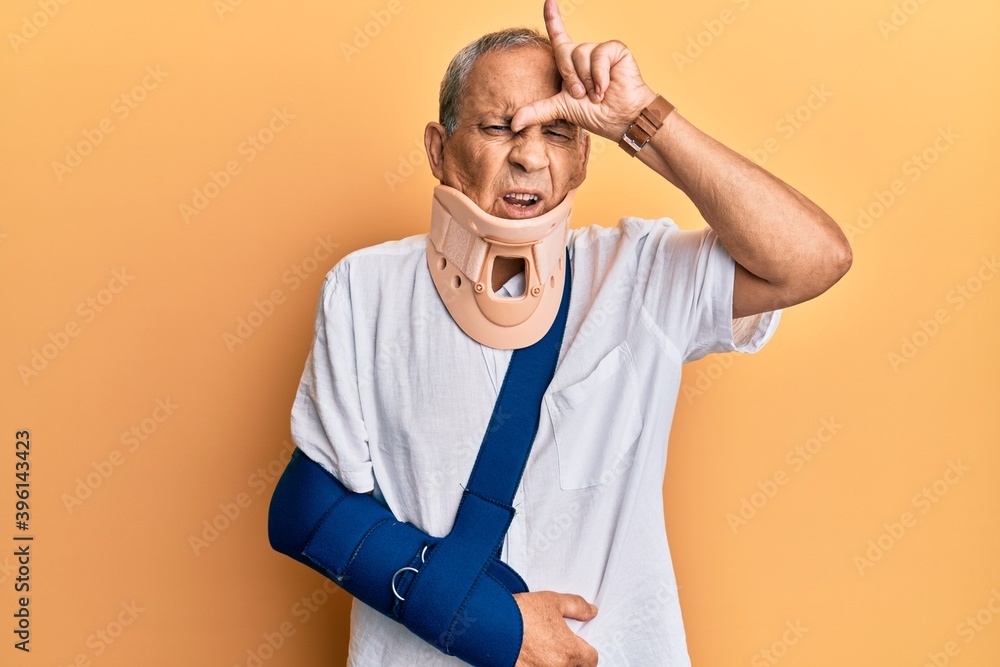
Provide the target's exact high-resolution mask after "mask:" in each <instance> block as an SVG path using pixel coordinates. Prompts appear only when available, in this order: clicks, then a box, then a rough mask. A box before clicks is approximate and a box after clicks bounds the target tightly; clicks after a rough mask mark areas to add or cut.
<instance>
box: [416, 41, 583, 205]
mask: <svg viewBox="0 0 1000 667" xmlns="http://www.w3.org/2000/svg"><path fill="white" fill-rule="evenodd" d="M467 84H468V85H467V87H466V89H465V91H464V94H463V95H462V98H461V101H460V103H459V120H458V129H457V130H456V131H455V133H454V134H453V135H452V136H450V137H447V138H444V137H443V134H444V131H443V128H442V127H441V126H440V125H437V124H436V123H433V124H432V126H436V128H437V130H436V132H437V134H438V135H439V136H441V137H442V141H443V149H442V151H441V159H440V163H439V164H438V165H437V166H436V167H435V164H434V162H435V160H434V158H433V155H432V157H431V167H432V170H433V171H434V175H435V176H436V177H437V178H438V179H439V180H440V181H441V182H442V183H443V184H444V185H448V186H451V187H453V188H455V189H457V190H460V191H461V192H462V193H464V194H465V195H466V196H467V197H469V199H471V200H472V201H474V202H475V203H476V204H477V205H478V206H479V207H480V208H481V209H483V210H484V211H486V212H487V213H489V214H491V215H495V216H497V217H499V218H508V219H520V218H531V217H534V216H537V215H541V214H543V213H546V212H548V211H550V210H552V209H553V208H555V207H556V206H558V205H559V203H560V202H562V200H563V198H564V197H565V196H566V193H568V192H569V191H570V190H572V189H573V188H576V187H578V186H579V185H580V184H581V183H582V182H583V179H584V178H585V177H586V175H587V157H588V154H589V149H590V141H589V137H587V136H585V134H584V133H582V132H581V130H580V129H579V128H578V127H576V126H575V125H570V124H569V123H567V122H565V121H555V122H552V123H550V124H548V125H545V126H537V125H535V126H529V127H526V128H524V129H523V130H522V131H521V132H518V133H516V134H515V133H514V132H512V131H511V129H510V121H511V118H513V116H514V113H515V112H516V111H517V110H518V109H520V108H521V107H522V106H525V105H527V104H530V103H532V102H535V101H538V100H541V99H544V98H547V97H551V96H553V95H555V94H556V93H558V92H559V90H560V89H561V86H562V79H561V78H560V76H559V72H558V70H557V69H556V65H555V60H554V59H553V57H552V52H551V51H548V50H546V49H543V48H540V47H535V46H525V47H520V48H516V49H513V50H510V51H501V52H493V53H487V54H485V55H483V56H481V57H480V58H479V60H478V61H477V62H476V65H475V67H473V69H472V71H471V72H470V73H469V78H468V82H467ZM428 150H429V151H431V150H432V149H431V147H430V145H428Z"/></svg>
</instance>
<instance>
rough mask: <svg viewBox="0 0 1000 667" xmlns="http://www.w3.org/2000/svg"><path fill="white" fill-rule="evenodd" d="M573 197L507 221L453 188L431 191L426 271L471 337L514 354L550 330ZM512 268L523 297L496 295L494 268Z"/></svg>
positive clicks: (562, 276) (560, 289)
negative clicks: (520, 276) (517, 271)
mask: <svg viewBox="0 0 1000 667" xmlns="http://www.w3.org/2000/svg"><path fill="white" fill-rule="evenodd" d="M575 195H576V190H575V189H574V190H571V191H570V192H568V193H567V194H566V197H565V199H563V200H562V202H560V203H559V205H558V206H556V207H555V208H554V209H552V210H551V211H549V212H547V213H543V214H542V215H539V216H537V217H534V218H526V219H520V220H507V219H505V218H498V217H496V216H493V215H490V214H488V213H486V212H485V211H483V210H482V209H481V208H479V206H477V205H476V203H475V202H473V201H472V200H471V199H469V198H468V197H466V196H465V195H464V194H462V193H461V192H460V191H458V190H456V189H454V188H451V187H448V186H446V185H437V186H435V188H434V202H433V205H432V208H431V231H430V234H429V236H428V242H427V268H428V269H429V270H430V273H431V278H432V280H433V281H434V287H435V288H436V289H437V291H438V294H439V295H440V296H441V300H442V301H443V302H444V305H445V307H446V308H447V309H448V313H449V314H450V315H451V317H452V319H453V320H455V323H456V324H458V326H459V327H460V328H461V329H462V331H464V332H465V333H466V334H468V336H469V337H471V338H472V339H474V340H476V341H478V342H480V343H482V344H483V345H486V346H489V347H493V348H497V349H503V350H514V349H520V348H522V347H528V346H529V345H532V344H533V343H536V342H537V341H538V340H540V339H541V338H542V336H544V335H545V332H546V331H548V330H549V327H550V326H551V325H552V322H553V321H554V320H555V317H556V313H557V312H558V310H559V302H560V300H561V299H562V293H563V288H564V286H565V280H566V266H565V264H566V262H565V254H566V236H567V233H568V231H569V222H570V217H571V215H572V209H573V198H574V196H575ZM498 260H499V262H498ZM511 267H517V268H523V271H524V290H523V293H522V294H521V295H520V296H516V297H510V296H502V295H500V294H494V291H493V277H494V269H497V268H506V269H507V270H508V271H509V270H511ZM512 275H513V274H512ZM510 277H511V276H510V275H508V276H506V278H510ZM505 281H506V279H505Z"/></svg>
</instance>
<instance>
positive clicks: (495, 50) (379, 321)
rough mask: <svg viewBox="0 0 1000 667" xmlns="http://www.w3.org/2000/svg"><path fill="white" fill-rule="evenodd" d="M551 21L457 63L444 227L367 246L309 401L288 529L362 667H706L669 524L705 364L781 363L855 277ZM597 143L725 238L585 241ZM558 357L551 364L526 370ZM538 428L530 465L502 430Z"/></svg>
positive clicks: (752, 169) (811, 228)
mask: <svg viewBox="0 0 1000 667" xmlns="http://www.w3.org/2000/svg"><path fill="white" fill-rule="evenodd" d="M544 15H545V25H546V29H547V31H548V39H546V38H545V37H544V36H542V35H540V34H539V33H536V32H534V31H531V30H527V29H513V30H505V31H502V32H499V33H493V34H490V35H486V36H484V37H483V38H481V39H479V40H477V41H476V42H473V43H472V44H470V45H469V46H467V47H466V48H465V49H463V50H462V51H461V52H459V54H458V55H456V57H455V58H454V60H453V61H452V63H451V65H450V66H449V68H448V71H447V74H446V76H445V79H444V81H443V83H442V87H441V100H440V101H441V109H440V123H430V124H428V125H427V128H426V131H425V135H424V143H425V146H426V149H427V155H428V159H429V163H430V168H431V171H432V172H433V174H434V176H435V177H436V178H437V179H438V180H439V181H440V183H441V185H439V186H437V187H436V188H435V194H434V201H433V207H432V216H431V217H432V220H431V232H430V234H429V235H421V236H415V237H410V238H407V239H403V240H400V241H393V242H388V243H384V244H381V245H378V246H374V247H371V248H365V249H362V250H359V251H357V252H354V253H352V254H350V255H348V256H347V257H345V258H344V259H343V260H342V261H341V262H339V263H338V265H337V266H336V267H334V269H333V270H332V271H331V272H330V273H329V275H328V276H327V279H326V282H325V284H324V286H323V292H322V296H321V302H320V307H319V310H318V313H317V322H316V330H315V334H316V335H315V341H314V344H313V347H312V350H311V352H310V356H309V360H308V361H307V364H306V368H305V372H304V374H303V377H302V382H301V385H300V387H299V391H298V394H297V396H296V400H295V404H294V407H293V413H292V433H293V437H294V439H295V442H296V445H297V446H298V452H297V457H296V458H295V459H293V462H294V465H295V469H296V471H299V468H301V467H302V466H310V465H311V466H312V468H309V470H312V472H294V474H293V472H292V469H293V464H290V465H289V470H288V471H286V474H285V476H283V478H282V480H281V482H280V483H279V485H278V488H277V489H276V491H275V498H274V499H273V501H272V507H271V516H270V520H271V526H270V530H271V536H272V544H274V545H275V548H278V549H279V550H282V551H284V552H286V553H289V554H290V555H292V556H293V557H295V558H297V559H299V560H300V561H302V562H303V563H306V564H307V565H309V566H310V567H313V568H314V569H317V570H318V571H320V572H322V573H324V574H325V575H327V576H329V577H331V578H332V579H334V580H335V581H337V582H338V583H340V584H341V585H343V586H344V587H345V588H347V589H348V590H349V591H351V592H352V594H354V595H355V596H357V597H358V598H359V600H362V601H363V602H364V603H365V604H362V603H360V602H358V601H355V603H354V606H353V608H352V614H351V640H350V648H349V664H350V665H356V666H358V667H369V666H370V667H374V666H376V665H399V666H406V667H412V666H413V665H415V664H419V665H450V664H456V663H458V662H459V660H457V659H456V658H455V657H452V656H450V655H447V654H452V655H454V656H459V657H461V658H462V659H464V660H465V661H467V662H470V663H472V664H483V665H501V664H513V663H514V658H516V664H517V665H518V666H520V667H533V666H543V665H544V666H548V665H588V666H589V665H597V664H601V665H641V666H644V667H645V666H649V665H670V666H681V665H689V664H690V660H689V657H688V653H687V648H686V642H685V636H684V628H683V623H682V619H681V611H680V604H679V600H678V597H677V587H676V581H675V578H674V574H673V568H672V564H671V560H670V555H669V551H668V545H667V539H666V534H665V531H664V518H663V512H662V484H663V474H664V467H665V464H666V455H667V451H666V447H667V441H668V436H669V431H670V424H671V421H672V418H673V410H674V406H675V403H676V400H677V395H678V390H679V386H680V378H681V365H682V364H683V363H684V362H687V361H692V360H695V359H699V358H701V357H703V356H704V355H706V354H709V353H712V352H724V351H732V350H739V351H744V352H754V351H756V350H758V349H760V348H761V346H763V345H764V343H765V342H766V341H767V340H768V339H769V338H770V336H771V335H772V333H773V332H774V329H775V327H776V325H777V323H778V319H779V313H780V309H782V308H785V307H788V306H791V305H794V304H797V303H800V302H803V301H806V300H807V299H811V298H813V297H815V296H817V295H819V294H821V293H822V292H824V291H825V290H827V289H828V288H829V287H830V286H831V285H833V284H834V283H835V282H836V281H837V280H838V279H839V278H840V277H841V276H842V275H843V274H844V273H845V272H846V271H847V270H848V268H849V267H850V264H851V251H850V247H849V245H848V243H847V241H846V239H845V237H844V235H843V234H842V233H841V231H840V229H839V227H838V226H837V225H836V223H835V222H834V221H833V220H831V219H830V217H829V216H828V215H826V214H825V213H824V212H823V211H822V210H820V209H819V208H818V207H817V206H816V205H815V204H814V203H812V202H811V201H809V200H808V199H806V198H805V197H804V196H803V195H801V194H800V193H798V192H797V191H796V190H794V189H793V188H792V187H790V186H788V185H786V184H785V183H783V182H782V181H780V180H779V179H777V178H775V177H774V176H772V175H771V174H769V173H767V172H766V171H764V170H763V169H761V168H760V167H758V166H756V165H755V164H753V163H751V162H749V161H747V160H746V159H744V158H743V157H741V156H740V155H738V154H736V153H735V152H733V151H731V150H729V149H728V148H726V147H725V146H723V145H721V144H719V143H718V142H717V141H715V140H713V139H712V138H710V137H708V136H707V135H705V134H704V133H702V132H700V131H699V130H698V129H696V128H695V127H694V126H692V125H691V124H690V123H689V122H687V121H686V120H685V119H684V118H683V117H682V116H681V114H680V113H679V112H678V111H676V110H674V109H673V108H672V106H671V105H670V104H669V102H667V101H666V100H665V99H664V98H663V97H661V96H659V95H658V94H657V93H656V92H655V91H653V90H652V89H651V88H650V87H649V86H648V85H647V84H646V83H645V81H644V80H643V78H642V76H641V75H640V72H639V68H638V66H637V64H636V62H635V60H634V59H633V57H632V54H631V53H630V52H629V51H628V49H627V48H626V47H625V45H624V44H622V43H621V42H617V41H609V42H604V43H601V44H576V43H574V42H573V41H572V40H571V39H570V37H569V35H568V34H567V32H566V30H565V28H564V26H563V23H562V19H561V17H560V15H559V11H558V8H557V6H556V2H555V0H548V1H547V2H546V4H545V10H544ZM591 134H594V135H598V136H600V137H603V138H605V139H608V140H611V141H614V142H615V143H619V144H621V145H622V147H623V148H624V149H625V150H626V152H628V153H629V154H630V155H633V156H634V157H637V158H638V161H640V162H642V163H643V164H645V165H646V167H648V168H650V169H653V170H654V171H655V172H656V173H658V174H659V175H661V176H662V177H663V178H664V179H665V180H667V181H669V182H670V183H671V184H673V185H674V186H676V187H678V188H680V189H681V190H682V191H683V192H684V193H685V194H686V195H687V196H688V197H690V199H691V200H692V201H693V202H694V203H695V204H696V206H697V207H698V210H699V211H700V212H701V213H702V215H703V216H704V218H705V220H706V221H707V222H708V225H709V226H708V227H706V228H704V229H702V230H699V231H683V230H680V229H678V228H677V227H676V226H675V225H674V224H673V223H672V222H671V221H669V220H667V219H662V220H641V219H636V218H624V219H622V220H621V221H620V222H619V223H618V225H617V226H616V227H598V226H589V227H584V228H581V229H576V230H569V228H568V221H569V212H570V209H571V207H572V202H573V193H574V192H575V190H576V188H577V187H579V186H580V184H581V183H583V181H584V178H585V177H586V169H587V159H588V156H589V152H590V142H591V138H590V136H591ZM635 168H636V169H637V170H638V169H640V168H639V167H638V166H636V167H635ZM606 194H607V196H617V195H616V194H615V193H606ZM622 208H623V209H627V202H626V203H623V204H622ZM539 221H541V222H539ZM570 295H571V298H570ZM545 345H548V346H549V348H551V355H552V356H551V365H552V366H553V367H554V371H553V370H552V369H549V370H547V371H546V370H543V366H545V363H549V362H545V363H541V362H539V361H537V359H541V358H546V359H548V357H545V356H544V355H542V356H539V357H530V358H529V357H526V356H517V355H528V354H532V352H531V351H532V350H536V351H537V350H540V349H541V348H542V347H543V346H545ZM539 354H540V353H539ZM546 354H548V353H546ZM556 354H558V363H556V361H555V360H556V356H555V355H556ZM512 359H526V361H522V362H515V361H512ZM515 366H517V369H515ZM553 373H554V375H553ZM514 375H516V376H517V377H516V378H515V379H513V380H512V379H511V378H510V377H508V376H514ZM533 376H535V378H534V379H535V380H536V384H540V387H538V388H537V392H536V393H538V396H537V397H535V398H532V399H528V398H524V400H523V401H522V403H521V404H517V403H511V401H516V400H518V397H519V396H520V392H522V391H523V394H524V396H529V395H531V391H532V390H529V389H526V388H525V387H526V385H530V384H531V382H532V377H533ZM539 378H541V380H540V381H539ZM550 380H551V381H550ZM508 382H511V383H514V384H513V385H512V386H511V387H509V388H508V386H507V383H508ZM518 383H522V384H518ZM502 389H503V391H502ZM543 390H544V396H542V393H541V392H542V391H543ZM511 396H513V398H511ZM538 397H541V398H540V399H539V398H538ZM511 405H514V406H515V407H514V408H511V407H510V406H511ZM529 422H530V424H529V425H528V427H527V429H528V430H527V434H528V435H527V438H528V440H527V442H528V449H524V451H523V457H524V458H525V459H526V464H525V463H524V461H523V460H521V461H520V463H514V464H510V462H509V461H507V460H506V459H505V457H508V455H509V457H508V458H513V459H518V458H519V457H521V456H522V454H515V450H516V449H517V448H516V447H515V446H514V445H511V444H509V443H510V442H513V439H512V440H509V441H506V440H503V437H507V436H498V435H497V433H500V432H505V429H508V427H512V428H520V427H521V426H522V425H523V424H526V423H529ZM484 432H485V433H486V436H485V438H484V437H483V433H484ZM511 437H512V438H513V436H511ZM491 438H493V439H494V440H497V439H499V440H500V441H501V442H500V444H499V445H495V444H490V445H489V446H488V445H487V442H488V441H490V440H491ZM481 440H482V443H481V442H480V441H481ZM488 447H491V448H492V449H491V452H492V453H491V454H487V453H486V452H485V450H486V449H487V448H488ZM505 447H506V448H507V449H505ZM517 451H520V450H517ZM498 452H499V454H498ZM490 456H492V457H493V458H488V457H490ZM477 457H478V460H477ZM484 457H486V460H487V461H488V462H484ZM507 467H510V470H509V471H508V470H507ZM313 469H315V470H313ZM497 470H500V471H501V472H496V471H497ZM316 471H318V472H316ZM484 471H485V473H484ZM483 474H485V475H487V476H488V475H493V476H494V477H498V478H499V477H504V478H505V479H504V480H502V482H503V484H507V485H508V486H509V488H510V490H511V493H513V494H514V495H513V497H512V498H507V499H506V500H503V499H500V498H501V497H502V496H503V494H502V493H499V494H497V495H496V498H493V497H492V496H489V497H488V493H487V492H484V491H482V489H483V484H484V483H485V484H486V485H487V486H488V485H489V483H490V482H491V481H492V480H487V481H486V482H484V481H483V479H482V477H483ZM477 475H479V478H477ZM505 476H509V477H510V478H511V479H512V481H511V479H506V477H505ZM324 484H325V485H335V486H336V488H337V490H336V491H329V493H328V492H327V491H326V490H323V491H315V492H314V491H313V489H314V488H317V489H319V488H323V489H326V488H327V487H325V486H323V485H324ZM304 488H308V489H309V491H308V492H306V491H303V490H302V489H304ZM330 488H333V487H332V486H331V487H330ZM365 494H368V495H365ZM484 498H486V501H488V502H486V501H484V502H482V503H481V505H482V507H487V508H488V507H491V506H497V507H500V508H501V510H503V511H507V510H509V515H508V514H504V513H503V511H500V515H499V516H500V518H499V523H498V524H497V525H499V527H500V533H499V535H500V541H499V542H496V543H495V544H494V543H492V542H490V541H489V540H490V539H495V538H496V535H493V536H492V537H489V536H487V537H484V538H482V539H485V540H486V542H485V544H486V547H482V548H481V547H480V546H477V545H478V544H479V542H480V541H481V540H480V538H481V537H482V536H481V535H479V534H478V533H477V531H480V530H481V529H482V530H485V529H483V524H484V523H489V522H490V521H492V520H493V519H492V518H490V517H489V516H488V515H487V514H488V510H486V509H482V507H480V508H479V509H476V508H473V509H471V510H470V509H468V508H465V505H467V504H469V505H471V504H474V503H475V502H478V501H477V499H479V500H482V499H484ZM508 502H509V505H508ZM490 503H492V505H491V504H490ZM477 507H478V506H477ZM345 508H349V509H345ZM380 512H381V514H380ZM463 512H464V513H465V514H466V515H467V516H466V519H467V518H468V516H473V515H474V517H475V518H473V519H472V520H463V516H462V515H463ZM476 512H479V514H476ZM456 514H457V515H458V517H457V518H456ZM300 517H306V518H305V519H302V521H303V526H304V527H302V528H299V529H296V530H292V531H289V529H288V528H287V524H290V523H291V524H295V523H297V522H299V518H300ZM296 531H297V532H296ZM379 531H381V532H379ZM486 532H488V531H486ZM350 536H353V537H350ZM463 540H464V541H463ZM373 545H374V546H373ZM477 549H478V551H477ZM397 552H398V553H397ZM484 555H485V560H484ZM393 559H396V560H393ZM383 561H386V562H383ZM389 561H391V562H389ZM435 562H438V563H447V565H441V566H439V567H438V569H437V571H435V570H434V565H435ZM380 568H381V569H380ZM435 572H436V574H435ZM466 572H468V573H471V574H469V577H470V579H469V581H464V580H463V579H462V578H463V577H464V576H466V574H463V573H466ZM449 577H452V578H453V579H454V581H452V579H450V578H449ZM427 582H434V583H427ZM484 582H485V583H484ZM421 584H423V588H421ZM487 585H488V586H489V587H490V588H489V590H488V591H487V592H485V593H483V592H482V591H483V590H484V588H483V587H486V586H487ZM477 586H478V587H479V588H478V589H477V588H476V587H477ZM452 588H455V589H456V590H451V589H452ZM476 591H479V592H476ZM527 591H530V592H527ZM477 596H478V597H477ZM508 598H510V599H512V600H513V601H514V602H516V606H514V605H513V604H508V602H509V600H508ZM415 600H421V601H420V602H417V601H415ZM505 604H506V605H507V606H504V605H505ZM406 605H409V607H407V606H406ZM449 605H451V606H449ZM439 607H444V608H447V609H448V611H447V615H446V616H445V617H444V621H443V622H438V621H436V620H429V619H434V618H435V617H436V615H437V614H438V613H439ZM598 608H599V609H600V612H599V613H598ZM435 623H438V624H437V625H435ZM439 630H440V633H438V631H439ZM463 635H464V638H463ZM463 641H464V642H465V645H464V646H463V645H462V642H463ZM511 644H512V645H513V646H511ZM432 645H433V648H432ZM498 656H499V657H498ZM504 656H506V657H504Z"/></svg>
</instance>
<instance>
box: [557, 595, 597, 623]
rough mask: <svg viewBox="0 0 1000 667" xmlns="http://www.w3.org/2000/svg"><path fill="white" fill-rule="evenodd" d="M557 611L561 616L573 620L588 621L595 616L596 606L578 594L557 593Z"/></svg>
mask: <svg viewBox="0 0 1000 667" xmlns="http://www.w3.org/2000/svg"><path fill="white" fill-rule="evenodd" d="M557 595H558V596H559V598H558V603H559V613H561V614H562V615H563V618H572V619H573V620H575V621H589V620H591V619H592V618H594V617H595V616H597V607H596V606H595V605H592V604H590V603H589V602H587V601H586V600H584V599H583V598H582V597H580V596H579V595H573V594H569V593H558V594H557Z"/></svg>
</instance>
